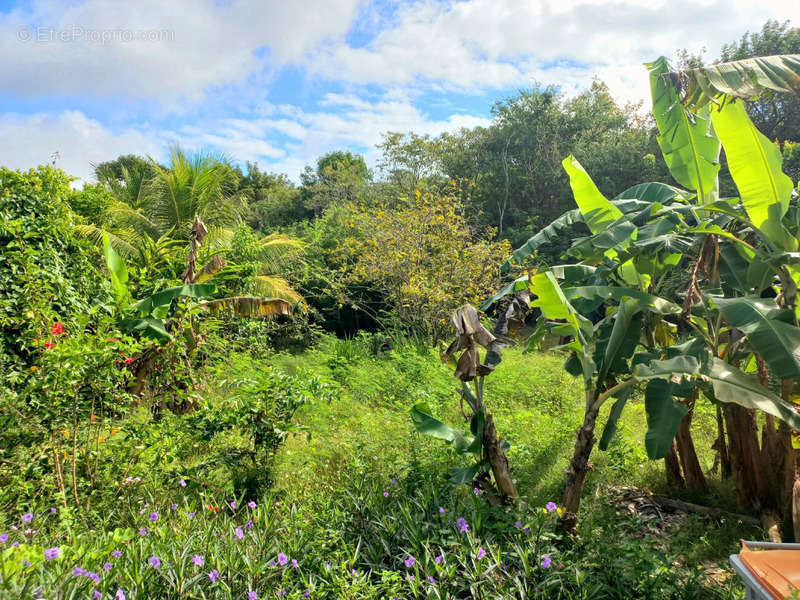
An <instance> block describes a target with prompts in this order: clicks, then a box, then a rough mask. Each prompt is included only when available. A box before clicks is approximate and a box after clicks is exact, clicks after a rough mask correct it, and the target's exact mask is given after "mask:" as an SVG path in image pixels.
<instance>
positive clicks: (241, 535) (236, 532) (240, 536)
mask: <svg viewBox="0 0 800 600" xmlns="http://www.w3.org/2000/svg"><path fill="white" fill-rule="evenodd" d="M233 535H235V536H236V538H237V539H240V540H241V539H244V531H242V528H241V527H237V528H236V529H235V530H234V532H233Z"/></svg>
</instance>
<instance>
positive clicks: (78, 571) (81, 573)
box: [72, 567, 88, 577]
mask: <svg viewBox="0 0 800 600" xmlns="http://www.w3.org/2000/svg"><path fill="white" fill-rule="evenodd" d="M87 572H88V571H86V569H84V568H83V567H75V568H74V569H72V574H73V575H75V577H83V576H84V575H86V573H87Z"/></svg>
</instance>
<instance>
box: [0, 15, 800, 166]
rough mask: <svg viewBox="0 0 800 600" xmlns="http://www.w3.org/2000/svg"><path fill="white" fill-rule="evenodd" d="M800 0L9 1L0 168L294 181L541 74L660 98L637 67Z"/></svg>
mask: <svg viewBox="0 0 800 600" xmlns="http://www.w3.org/2000/svg"><path fill="white" fill-rule="evenodd" d="M768 18H775V19H778V20H781V21H783V20H786V19H789V20H791V21H792V23H793V24H795V25H800V0H460V1H444V0H442V1H435V0H421V1H418V2H417V1H406V2H389V1H382V0H381V1H377V2H369V1H367V0H261V1H256V0H217V1H214V0H158V1H155V0H135V1H133V2H120V1H118V0H70V1H67V0H39V1H33V2H25V1H11V2H8V1H6V0H0V164H1V165H5V166H9V167H12V168H28V167H31V166H34V165H36V164H39V163H43V162H49V161H50V160H51V156H52V155H53V153H54V152H58V153H59V156H60V158H59V159H58V163H57V164H58V165H59V166H61V167H62V168H63V169H65V170H66V171H67V172H69V173H71V174H73V175H76V176H79V177H83V178H85V179H87V180H91V163H93V162H100V161H102V160H107V159H110V158H114V157H116V156H117V155H119V154H126V153H136V154H141V155H150V156H152V157H154V158H156V159H163V158H164V157H165V155H166V152H167V149H168V147H169V145H170V144H173V143H179V144H181V145H182V146H184V147H186V148H188V149H205V150H211V151H217V152H222V153H224V154H226V155H227V156H229V157H231V158H232V159H235V160H237V161H240V162H244V161H257V162H258V163H259V165H260V166H261V167H262V168H264V169H267V170H271V171H279V172H285V173H288V174H289V175H290V176H291V177H292V178H296V177H297V175H298V174H299V173H300V171H301V170H302V169H303V167H304V166H305V165H306V164H311V163H313V162H314V161H315V160H316V158H317V157H318V156H319V155H321V154H323V153H325V152H327V151H330V150H333V149H341V148H348V149H350V150H353V151H357V152H361V153H364V154H366V155H367V158H368V161H374V158H375V151H374V146H375V144H376V143H378V142H379V141H380V139H381V133H382V132H385V131H408V130H413V131H416V132H418V133H431V134H437V133H440V132H442V131H446V130H457V129H459V128H460V127H472V126H476V125H485V124H487V123H488V122H489V118H490V109H491V106H492V103H493V102H494V101H495V100H498V99H503V98H506V97H508V96H510V95H512V94H514V93H515V92H516V91H517V90H519V89H522V88H530V87H531V86H532V85H533V84H534V82H540V83H544V84H550V83H552V84H557V85H559V86H561V87H562V89H563V90H564V91H565V92H566V93H575V91H577V90H580V89H581V88H583V87H585V86H586V85H587V84H589V83H590V82H591V80H592V78H593V77H600V78H601V79H603V80H604V81H606V83H608V84H609V86H610V87H611V90H612V92H613V93H614V95H615V96H616V97H617V98H618V99H619V100H620V101H628V100H638V99H643V98H646V97H647V93H648V92H647V80H646V72H645V70H644V68H643V67H642V65H641V63H642V62H644V61H647V60H652V59H654V58H656V57H658V56H659V55H662V54H663V55H667V56H674V53H675V51H676V50H677V49H679V48H689V49H691V50H694V51H698V50H700V48H702V47H705V48H707V50H708V53H707V55H708V56H709V57H710V58H712V59H713V58H715V57H716V56H717V54H718V53H719V48H720V47H721V45H722V44H723V43H726V42H730V41H732V40H734V39H737V38H739V37H740V36H741V35H742V34H743V33H744V32H745V31H747V30H751V31H754V30H759V29H760V28H761V26H762V25H763V23H764V22H765V21H766V20H767V19H768Z"/></svg>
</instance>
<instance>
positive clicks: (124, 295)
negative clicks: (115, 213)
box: [103, 232, 130, 308]
mask: <svg viewBox="0 0 800 600" xmlns="http://www.w3.org/2000/svg"><path fill="white" fill-rule="evenodd" d="M103 254H104V255H105V259H106V266H107V267H108V273H109V276H110V278H111V289H112V290H113V291H114V297H115V298H116V300H117V304H119V305H120V307H121V308H125V306H126V305H127V304H128V303H129V301H130V291H129V290H128V269H127V268H126V267H125V261H124V260H122V257H121V256H120V255H119V254H117V251H116V250H114V248H113V247H112V246H111V242H110V241H109V239H108V234H106V233H105V232H103Z"/></svg>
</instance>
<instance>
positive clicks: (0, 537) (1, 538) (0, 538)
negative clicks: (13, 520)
mask: <svg viewBox="0 0 800 600" xmlns="http://www.w3.org/2000/svg"><path fill="white" fill-rule="evenodd" d="M7 541H8V534H7V533H0V544H5V543H6V542H7Z"/></svg>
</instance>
